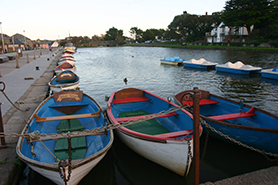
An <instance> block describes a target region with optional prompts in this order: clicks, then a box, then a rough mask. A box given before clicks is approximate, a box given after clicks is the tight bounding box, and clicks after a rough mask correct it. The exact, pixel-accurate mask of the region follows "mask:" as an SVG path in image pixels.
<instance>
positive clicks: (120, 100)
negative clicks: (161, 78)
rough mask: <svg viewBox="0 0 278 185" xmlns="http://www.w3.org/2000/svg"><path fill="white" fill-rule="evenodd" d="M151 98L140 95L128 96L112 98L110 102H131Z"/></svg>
mask: <svg viewBox="0 0 278 185" xmlns="http://www.w3.org/2000/svg"><path fill="white" fill-rule="evenodd" d="M150 100H151V99H149V98H147V97H145V96H141V97H129V98H122V99H114V100H113V102H112V104H119V103H132V102H141V101H150Z"/></svg>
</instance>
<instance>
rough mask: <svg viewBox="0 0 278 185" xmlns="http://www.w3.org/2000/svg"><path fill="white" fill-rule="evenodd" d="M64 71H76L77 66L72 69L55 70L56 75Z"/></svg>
mask: <svg viewBox="0 0 278 185" xmlns="http://www.w3.org/2000/svg"><path fill="white" fill-rule="evenodd" d="M63 71H72V72H74V71H75V68H72V69H66V70H65V69H59V70H55V74H56V75H58V74H60V73H61V72H63Z"/></svg>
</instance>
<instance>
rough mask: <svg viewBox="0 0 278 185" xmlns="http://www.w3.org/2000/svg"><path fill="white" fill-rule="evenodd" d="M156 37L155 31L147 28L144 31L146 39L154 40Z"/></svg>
mask: <svg viewBox="0 0 278 185" xmlns="http://www.w3.org/2000/svg"><path fill="white" fill-rule="evenodd" d="M154 38H155V34H154V33H153V31H152V30H150V29H147V30H146V31H145V32H144V33H143V39H144V40H145V41H146V40H154Z"/></svg>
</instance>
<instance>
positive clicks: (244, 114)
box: [208, 107, 256, 121]
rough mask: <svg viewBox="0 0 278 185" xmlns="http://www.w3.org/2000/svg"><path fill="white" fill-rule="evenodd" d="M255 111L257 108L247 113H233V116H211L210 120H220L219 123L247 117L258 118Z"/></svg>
mask: <svg viewBox="0 0 278 185" xmlns="http://www.w3.org/2000/svg"><path fill="white" fill-rule="evenodd" d="M254 111H255V108H254V107H252V108H251V109H250V110H249V111H247V112H239V113H233V114H224V115H219V116H209V117H208V118H210V119H215V120H218V121H225V120H230V119H238V118H246V117H252V116H256V114H255V113H254Z"/></svg>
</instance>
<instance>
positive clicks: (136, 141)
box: [115, 130, 193, 176]
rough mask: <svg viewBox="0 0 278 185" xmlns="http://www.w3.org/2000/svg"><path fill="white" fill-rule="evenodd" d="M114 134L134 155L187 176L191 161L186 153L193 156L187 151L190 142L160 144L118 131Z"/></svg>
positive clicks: (191, 143)
mask: <svg viewBox="0 0 278 185" xmlns="http://www.w3.org/2000/svg"><path fill="white" fill-rule="evenodd" d="M115 132H116V134H117V135H118V136H119V138H120V139H121V141H122V142H123V143H124V144H125V145H126V146H128V147H129V148H130V149H131V150H133V151H134V152H135V153H137V154H139V155H141V156H142V157H144V158H146V159H148V160H150V161H152V162H154V163H156V164H158V165H160V166H163V167H164V168H167V169H169V170H171V171H172V172H174V173H176V174H178V175H180V176H187V174H188V172H189V169H190V164H191V160H192V159H191V158H190V157H189V155H188V153H189V152H191V154H192V156H193V150H191V151H189V145H190V146H193V141H192V140H190V141H188V142H187V141H185V140H184V141H175V142H173V141H172V142H171V141H167V142H166V143H161V142H154V141H148V140H146V139H142V138H136V137H134V136H131V135H128V134H126V133H124V132H122V131H120V130H116V131H115ZM188 143H190V144H189V145H188Z"/></svg>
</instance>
